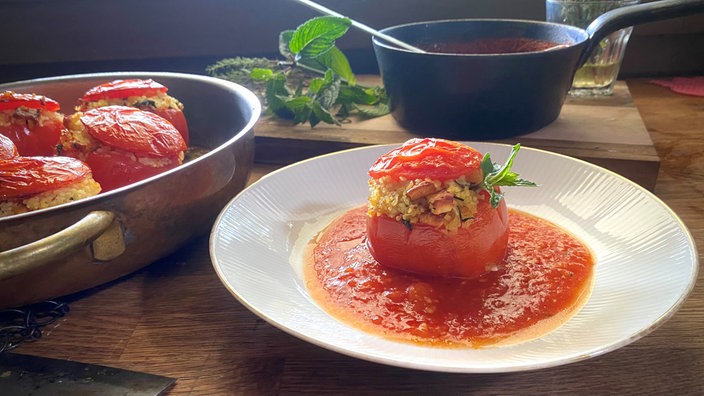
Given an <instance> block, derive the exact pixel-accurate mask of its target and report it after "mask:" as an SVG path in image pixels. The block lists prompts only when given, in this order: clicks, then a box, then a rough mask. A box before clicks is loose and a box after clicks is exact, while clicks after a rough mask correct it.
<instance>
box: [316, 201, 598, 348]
mask: <svg viewBox="0 0 704 396" xmlns="http://www.w3.org/2000/svg"><path fill="white" fill-rule="evenodd" d="M366 216H367V213H366V206H363V207H359V208H355V209H352V210H350V211H348V212H346V213H345V214H343V215H342V216H340V217H339V218H337V219H336V220H335V221H333V222H332V223H331V224H330V225H329V226H328V227H327V228H326V229H325V230H323V231H322V232H321V233H320V234H319V235H318V236H317V238H316V239H315V241H312V242H311V244H310V245H309V249H308V254H307V260H306V268H305V273H306V283H307V287H308V289H309V292H310V293H311V295H312V296H313V298H314V299H315V300H316V301H317V302H318V303H319V304H321V305H322V306H323V307H324V308H325V309H326V310H327V311H328V312H330V313H331V314H332V315H333V316H335V317H337V318H339V319H341V320H342V321H344V322H347V323H349V324H351V325H353V326H355V327H358V328H360V329H362V330H364V331H367V332H371V333H374V334H379V335H381V336H384V337H388V338H392V339H396V340H403V341H409V342H416V343H421V344H432V345H442V346H471V347H483V346H488V345H492V344H495V345H499V344H500V345H506V344H512V343H517V342H521V341H525V340H528V339H533V338H536V337H539V336H541V335H544V334H545V333H547V332H549V331H551V330H553V329H555V328H556V327H559V326H560V325H561V324H562V323H564V322H565V321H566V320H567V319H568V318H569V317H570V316H571V315H573V314H574V313H576V311H577V310H578V309H579V308H581V306H582V305H583V304H584V303H585V302H586V300H587V298H588V296H589V293H590V291H591V284H592V279H593V269H594V258H593V256H592V253H591V251H590V249H589V248H588V247H587V246H586V245H585V244H584V243H582V242H581V241H580V240H579V239H577V238H576V237H575V236H573V235H572V234H570V233H569V232H567V231H565V230H563V229H561V228H560V227H558V226H556V225H554V224H552V223H550V222H547V221H545V220H543V219H540V218H537V217H534V216H531V215H528V214H526V213H523V212H520V211H516V210H510V218H509V228H510V237H509V246H508V253H507V257H506V259H505V261H504V263H503V265H501V266H499V267H498V268H496V270H495V271H492V272H489V273H487V274H485V275H483V276H481V277H479V278H476V279H460V278H432V277H423V276H419V275H414V274H410V273H406V272H401V271H397V270H393V269H389V268H384V267H382V266H381V265H380V264H379V263H377V262H376V261H375V260H374V259H373V257H372V256H371V254H370V253H369V250H368V248H367V245H366V243H365V232H366V230H365V222H366Z"/></svg>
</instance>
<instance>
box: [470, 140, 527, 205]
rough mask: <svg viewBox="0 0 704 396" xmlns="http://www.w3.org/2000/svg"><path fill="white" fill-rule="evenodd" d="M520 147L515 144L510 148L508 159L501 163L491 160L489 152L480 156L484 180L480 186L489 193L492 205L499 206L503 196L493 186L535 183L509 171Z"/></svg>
mask: <svg viewBox="0 0 704 396" xmlns="http://www.w3.org/2000/svg"><path fill="white" fill-rule="evenodd" d="M520 149H521V145H520V144H516V145H514V146H513V148H512V149H511V154H509V156H508V159H506V162H505V163H504V164H503V165H499V164H495V163H494V162H492V161H491V155H490V154H489V153H486V154H484V158H482V163H481V168H482V172H483V173H484V180H483V182H482V187H483V188H484V189H486V190H487V191H488V192H489V194H490V195H491V199H490V201H489V202H490V203H491V206H492V207H494V208H495V207H497V206H499V202H501V200H502V199H503V197H504V194H503V193H498V192H497V191H496V190H495V189H494V187H500V186H527V187H535V186H537V184H535V183H533V182H532V181H529V180H526V179H522V178H521V177H520V176H519V175H518V174H517V173H515V172H511V167H512V166H513V160H514V159H515V158H516V154H518V150H520Z"/></svg>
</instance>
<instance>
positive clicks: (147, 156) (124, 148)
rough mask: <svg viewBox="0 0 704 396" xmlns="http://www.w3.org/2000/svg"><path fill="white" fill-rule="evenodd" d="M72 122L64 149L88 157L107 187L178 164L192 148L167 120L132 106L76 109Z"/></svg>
mask: <svg viewBox="0 0 704 396" xmlns="http://www.w3.org/2000/svg"><path fill="white" fill-rule="evenodd" d="M67 125H68V129H67V132H66V134H65V135H64V136H63V137H62V142H61V147H62V148H63V154H64V155H68V156H71V157H75V158H79V159H81V160H83V161H85V162H86V163H87V164H88V166H90V168H91V169H92V170H93V177H94V178H95V180H96V181H98V183H100V185H101V186H102V188H103V191H104V192H105V191H110V190H114V189H116V188H119V187H123V186H126V185H128V184H131V183H134V182H137V181H139V180H142V179H146V178H148V177H151V176H154V175H157V174H159V173H161V172H164V171H166V170H169V169H173V168H175V167H177V166H178V165H180V164H181V163H182V162H183V158H184V151H185V150H186V149H187V146H186V142H185V141H184V139H183V137H182V136H181V134H180V132H179V131H178V130H177V129H176V128H175V127H174V126H173V124H171V123H170V122H169V121H168V120H166V119H164V118H163V117H160V116H158V115H156V114H154V113H151V112H147V111H142V110H140V109H137V108H133V107H127V106H104V107H97V108H94V109H89V110H86V111H85V112H76V113H74V114H72V115H71V116H69V117H68V119H67Z"/></svg>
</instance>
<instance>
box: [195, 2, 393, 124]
mask: <svg viewBox="0 0 704 396" xmlns="http://www.w3.org/2000/svg"><path fill="white" fill-rule="evenodd" d="M351 24H352V22H351V21H350V20H349V19H348V18H344V17H333V16H322V17H317V18H313V19H310V20H308V21H307V22H305V23H304V24H302V25H300V26H299V27H298V28H296V30H285V31H283V32H281V33H280V34H279V53H280V54H281V55H282V56H283V57H284V58H285V59H286V60H285V61H276V60H270V59H266V58H243V57H238V58H229V59H223V60H221V61H219V62H217V63H215V64H214V65H211V66H209V67H208V68H207V69H206V72H207V73H208V74H210V75H212V76H214V77H218V78H222V79H225V80H229V81H233V82H236V83H239V84H242V85H244V86H246V87H248V88H250V89H251V90H252V91H254V92H255V93H256V94H257V95H258V96H259V97H260V99H261V100H262V101H263V102H264V103H265V105H266V106H267V112H268V113H270V114H273V115H276V116H277V117H280V118H284V119H290V120H292V121H293V123H294V124H303V123H310V125H311V126H313V127H314V126H316V125H317V124H318V123H320V122H324V123H328V124H334V125H340V124H341V120H344V119H345V118H347V117H349V116H350V115H352V114H357V115H359V116H361V117H366V118H373V117H379V116H382V115H385V114H388V113H389V104H388V97H387V96H386V92H385V90H384V89H383V88H382V87H366V86H362V85H360V84H358V83H357V81H356V78H355V75H354V73H353V72H352V68H351V66H350V63H349V60H348V59H347V57H346V56H345V55H344V54H343V53H342V51H341V50H340V49H339V48H337V47H336V45H335V42H336V40H337V39H339V38H340V37H342V36H343V35H344V34H345V33H347V30H348V29H349V27H350V26H351Z"/></svg>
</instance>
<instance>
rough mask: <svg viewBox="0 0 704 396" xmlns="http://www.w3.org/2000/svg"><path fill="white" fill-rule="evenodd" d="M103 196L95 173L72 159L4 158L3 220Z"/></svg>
mask: <svg viewBox="0 0 704 396" xmlns="http://www.w3.org/2000/svg"><path fill="white" fill-rule="evenodd" d="M98 193H100V185H99V184H98V183H97V182H96V181H95V180H94V179H93V177H92V172H91V169H90V168H89V167H88V165H86V164H85V163H83V162H82V161H80V160H78V159H75V158H69V157H23V156H15V157H12V158H8V159H1V158H0V217H3V216H10V215H15V214H19V213H25V212H29V211H32V210H39V209H44V208H49V207H52V206H56V205H61V204H64V203H68V202H73V201H77V200H79V199H83V198H87V197H92V196H94V195H97V194H98Z"/></svg>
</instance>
